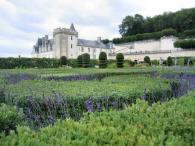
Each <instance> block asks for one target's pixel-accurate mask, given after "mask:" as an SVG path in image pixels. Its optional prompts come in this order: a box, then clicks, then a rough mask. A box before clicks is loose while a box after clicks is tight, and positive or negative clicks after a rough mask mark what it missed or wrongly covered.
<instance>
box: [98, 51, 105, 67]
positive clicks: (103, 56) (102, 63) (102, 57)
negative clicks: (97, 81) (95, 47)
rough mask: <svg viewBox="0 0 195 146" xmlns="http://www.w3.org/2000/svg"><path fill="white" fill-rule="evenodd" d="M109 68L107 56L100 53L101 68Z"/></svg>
mask: <svg viewBox="0 0 195 146" xmlns="http://www.w3.org/2000/svg"><path fill="white" fill-rule="evenodd" d="M106 67H107V55H106V53H105V52H100V55H99V68H106Z"/></svg>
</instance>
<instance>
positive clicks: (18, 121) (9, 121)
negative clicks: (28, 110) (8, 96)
mask: <svg viewBox="0 0 195 146" xmlns="http://www.w3.org/2000/svg"><path fill="white" fill-rule="evenodd" d="M22 122H23V116H22V111H21V110H20V111H17V108H16V107H15V106H10V105H6V104H3V103H2V104H0V133H1V132H5V133H6V135H7V134H9V131H10V130H15V129H16V127H17V125H22Z"/></svg>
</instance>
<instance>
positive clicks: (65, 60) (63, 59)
mask: <svg viewBox="0 0 195 146" xmlns="http://www.w3.org/2000/svg"><path fill="white" fill-rule="evenodd" d="M60 63H61V65H67V58H66V56H62V57H60Z"/></svg>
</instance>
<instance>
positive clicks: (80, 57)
mask: <svg viewBox="0 0 195 146" xmlns="http://www.w3.org/2000/svg"><path fill="white" fill-rule="evenodd" d="M82 64H83V58H82V55H79V56H78V57H77V66H78V67H82Z"/></svg>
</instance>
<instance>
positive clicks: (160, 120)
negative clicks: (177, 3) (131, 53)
mask: <svg viewBox="0 0 195 146" xmlns="http://www.w3.org/2000/svg"><path fill="white" fill-rule="evenodd" d="M194 104H195V92H193V93H192V94H188V95H186V96H185V97H183V98H181V99H175V100H171V101H169V102H166V103H162V104H160V103H155V104H153V105H152V106H149V105H148V104H147V102H144V101H143V100H142V101H140V100H137V103H136V104H133V105H132V106H131V107H125V110H122V111H114V110H111V111H109V112H106V111H105V112H95V113H89V114H86V115H85V116H84V118H83V119H81V120H80V121H79V122H78V121H74V120H71V119H67V120H64V121H58V122H57V123H56V124H55V125H54V126H48V127H45V128H41V130H40V132H35V131H31V130H30V129H29V128H28V127H18V128H17V133H16V132H14V131H13V132H11V134H10V135H9V136H5V135H2V138H1V140H0V145H4V146H6V145H9V146H12V145H86V146H87V145H178V146H179V145H185V146H190V145H194V143H195V141H194V131H195V127H194V122H195V120H194V119H195V115H194Z"/></svg>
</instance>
